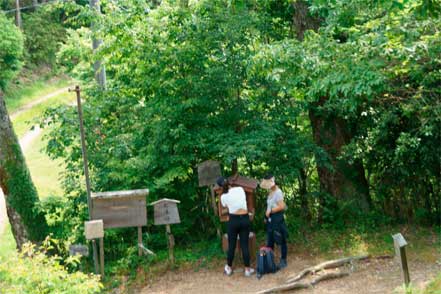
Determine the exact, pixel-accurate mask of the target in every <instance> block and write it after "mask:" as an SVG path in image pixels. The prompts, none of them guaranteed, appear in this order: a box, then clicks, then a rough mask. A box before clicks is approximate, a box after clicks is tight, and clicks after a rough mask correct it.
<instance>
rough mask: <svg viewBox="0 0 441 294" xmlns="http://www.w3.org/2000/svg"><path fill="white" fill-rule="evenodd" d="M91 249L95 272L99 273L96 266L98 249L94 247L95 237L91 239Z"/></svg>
mask: <svg viewBox="0 0 441 294" xmlns="http://www.w3.org/2000/svg"><path fill="white" fill-rule="evenodd" d="M92 249H93V261H94V265H95V274H98V273H99V268H98V251H97V249H96V241H95V239H93V240H92Z"/></svg>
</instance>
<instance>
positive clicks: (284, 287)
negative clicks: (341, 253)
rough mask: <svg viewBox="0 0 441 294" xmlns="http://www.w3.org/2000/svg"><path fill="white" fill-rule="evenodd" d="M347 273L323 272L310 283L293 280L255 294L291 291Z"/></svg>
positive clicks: (343, 275)
mask: <svg viewBox="0 0 441 294" xmlns="http://www.w3.org/2000/svg"><path fill="white" fill-rule="evenodd" d="M348 275H349V273H348V272H339V273H327V274H324V275H322V276H319V277H317V278H315V279H314V280H312V281H311V282H310V283H302V282H293V283H289V284H285V285H281V286H277V287H273V288H270V289H266V290H263V291H260V292H257V294H268V293H275V292H282V291H288V290H291V291H292V290H300V289H306V288H312V287H313V286H314V285H317V284H318V283H320V282H321V281H325V280H332V279H338V278H341V277H345V276H348Z"/></svg>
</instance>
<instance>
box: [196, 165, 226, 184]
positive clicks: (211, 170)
mask: <svg viewBox="0 0 441 294" xmlns="http://www.w3.org/2000/svg"><path fill="white" fill-rule="evenodd" d="M221 175H222V174H221V169H220V164H219V162H217V161H215V160H207V161H204V162H202V163H201V164H199V165H198V177H199V187H203V186H210V185H213V184H215V183H216V180H217V178H219V177H220V176H221Z"/></svg>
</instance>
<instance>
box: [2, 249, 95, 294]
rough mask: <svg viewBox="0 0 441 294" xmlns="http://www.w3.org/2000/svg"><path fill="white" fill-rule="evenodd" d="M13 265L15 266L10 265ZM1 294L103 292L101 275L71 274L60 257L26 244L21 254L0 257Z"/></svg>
mask: <svg viewBox="0 0 441 294" xmlns="http://www.w3.org/2000/svg"><path fill="white" fill-rule="evenodd" d="M11 264H13V266H11ZM0 289H1V290H0V292H1V293H11V294H13V293H17V294H19V293H20V294H22V293H23V294H24V293H29V294H30V293H32V294H34V293H38V294H40V293H64V294H70V293H71V294H74V293H75V294H76V293H100V292H101V289H102V286H101V284H100V283H99V277H98V276H94V275H86V274H83V273H81V272H74V273H69V272H68V271H67V270H66V268H65V267H64V266H62V265H61V264H60V262H59V258H58V257H57V256H52V257H49V256H47V255H46V254H45V252H41V251H38V250H36V249H35V246H34V245H30V244H27V245H25V246H23V251H22V253H21V254H20V256H10V257H9V258H8V262H5V261H4V260H2V259H1V258H0Z"/></svg>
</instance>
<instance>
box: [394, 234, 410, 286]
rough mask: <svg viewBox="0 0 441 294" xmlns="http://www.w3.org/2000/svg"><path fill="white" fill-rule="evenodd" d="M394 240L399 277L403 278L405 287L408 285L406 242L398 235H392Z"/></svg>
mask: <svg viewBox="0 0 441 294" xmlns="http://www.w3.org/2000/svg"><path fill="white" fill-rule="evenodd" d="M392 238H393V239H394V247H395V257H396V258H397V260H398V262H399V264H400V267H401V276H402V277H403V280H404V284H405V285H406V287H407V286H408V285H409V283H410V276H409V267H408V265H407V256H406V246H407V242H406V240H405V239H404V237H403V235H401V234H400V233H398V234H395V235H392Z"/></svg>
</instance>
